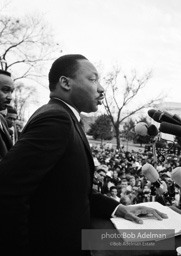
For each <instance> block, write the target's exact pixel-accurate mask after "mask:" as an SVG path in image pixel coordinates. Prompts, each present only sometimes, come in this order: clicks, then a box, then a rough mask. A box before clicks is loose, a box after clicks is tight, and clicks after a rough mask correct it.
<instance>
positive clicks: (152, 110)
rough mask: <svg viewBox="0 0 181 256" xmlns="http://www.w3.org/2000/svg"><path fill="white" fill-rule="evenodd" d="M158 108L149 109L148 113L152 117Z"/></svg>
mask: <svg viewBox="0 0 181 256" xmlns="http://www.w3.org/2000/svg"><path fill="white" fill-rule="evenodd" d="M155 112H156V110H155V109H150V110H148V115H149V116H150V117H151V118H152V117H153V116H154V114H155Z"/></svg>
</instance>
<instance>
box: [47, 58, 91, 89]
mask: <svg viewBox="0 0 181 256" xmlns="http://www.w3.org/2000/svg"><path fill="white" fill-rule="evenodd" d="M84 59H85V60H87V58H86V57H84V56H83V55H80V54H67V55H63V56H61V57H60V58H58V59H56V60H55V61H54V62H53V64H52V66H51V68H50V71H49V75H48V78H49V89H50V91H52V90H54V89H55V86H56V84H57V83H58V80H59V78H60V77H61V76H67V77H74V75H75V72H76V71H77V69H78V62H77V61H78V60H84Z"/></svg>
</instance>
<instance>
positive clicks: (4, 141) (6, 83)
mask: <svg viewBox="0 0 181 256" xmlns="http://www.w3.org/2000/svg"><path fill="white" fill-rule="evenodd" d="M13 90H14V82H13V80H12V78H11V73H9V72H8V71H4V70H0V111H2V112H0V161H1V160H2V159H3V158H4V157H5V155H6V154H7V152H8V151H9V150H10V148H11V147H12V145H13V144H12V141H11V136H10V133H9V129H8V125H7V122H6V119H5V117H4V114H3V111H5V110H6V108H7V106H8V105H9V104H10V103H11V100H12V93H13Z"/></svg>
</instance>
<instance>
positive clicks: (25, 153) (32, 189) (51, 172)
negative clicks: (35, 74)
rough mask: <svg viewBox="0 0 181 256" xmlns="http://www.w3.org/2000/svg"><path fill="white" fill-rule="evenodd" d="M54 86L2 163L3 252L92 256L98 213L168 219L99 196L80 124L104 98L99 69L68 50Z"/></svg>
mask: <svg viewBox="0 0 181 256" xmlns="http://www.w3.org/2000/svg"><path fill="white" fill-rule="evenodd" d="M49 88H50V101H49V102H48V103H47V104H45V105H43V106H42V107H40V108H39V109H38V110H36V111H35V113H34V114H33V115H32V116H31V117H30V119H29V120H28V122H27V124H26V125H25V127H24V129H23V131H22V132H21V135H20V138H19V140H18V141H17V142H16V144H15V145H14V146H13V147H12V148H11V149H10V151H9V152H8V153H7V155H6V157H5V158H4V159H3V160H2V161H1V162H0V206H1V207H0V250H1V255H3V256H5V255H8V256H9V255H18V256H25V255H26V256H29V255H31V256H39V255H43V256H50V255H51V256H57V255H62V252H65V254H67V255H70V253H71V255H79V256H80V255H90V250H85V251H84V250H81V241H82V240H81V232H82V230H84V229H90V228H91V225H90V224H91V216H99V217H102V218H107V219H110V217H111V216H121V217H123V218H126V219H129V220H131V221H135V222H137V223H139V224H140V225H141V223H142V220H141V218H139V216H138V215H139V214H141V213H144V214H153V216H154V217H155V218H156V219H158V220H162V218H167V216H166V215H165V214H164V213H162V212H159V211H157V210H156V209H153V208H150V207H143V206H131V207H130V206H124V205H121V204H120V203H119V202H117V201H116V200H114V199H112V198H109V197H107V196H104V195H102V194H101V193H95V192H94V193H92V183H93V175H94V171H95V166H94V161H93V157H92V153H91V149H90V146H89V143H88V140H87V138H86V136H85V133H84V131H83V130H82V127H81V124H80V123H79V121H80V113H81V112H85V113H90V112H95V111H97V109H98V105H100V104H101V102H102V100H103V98H104V89H103V87H102V86H101V84H100V82H99V74H98V72H97V69H96V68H95V66H94V65H93V64H92V63H91V62H90V61H89V60H88V59H87V58H86V57H84V56H82V55H80V54H68V55H63V56H61V57H59V58H58V59H56V60H55V61H54V62H53V64H52V66H51V68H50V71H49ZM70 177H71V178H70ZM67 180H68V181H69V183H68V185H67V182H66V181H67ZM70 188H71V189H70ZM90 249H91V248H90ZM2 251H3V253H4V254H2Z"/></svg>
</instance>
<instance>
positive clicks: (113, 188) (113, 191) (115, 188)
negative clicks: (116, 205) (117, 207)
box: [110, 186, 120, 202]
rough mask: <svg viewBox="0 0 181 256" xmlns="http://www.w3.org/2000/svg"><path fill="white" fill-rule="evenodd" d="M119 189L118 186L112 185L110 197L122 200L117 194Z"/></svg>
mask: <svg viewBox="0 0 181 256" xmlns="http://www.w3.org/2000/svg"><path fill="white" fill-rule="evenodd" d="M117 194H118V190H117V187H116V186H112V187H110V197H111V198H113V199H115V200H116V201H118V202H120V197H118V196H117Z"/></svg>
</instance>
